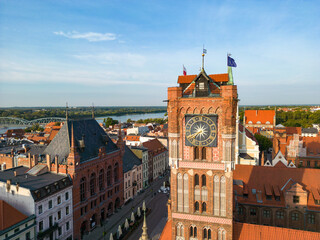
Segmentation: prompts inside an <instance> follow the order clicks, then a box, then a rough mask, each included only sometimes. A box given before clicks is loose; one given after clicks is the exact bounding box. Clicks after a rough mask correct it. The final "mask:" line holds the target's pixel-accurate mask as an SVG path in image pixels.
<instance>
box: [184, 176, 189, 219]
mask: <svg viewBox="0 0 320 240" xmlns="http://www.w3.org/2000/svg"><path fill="white" fill-rule="evenodd" d="M183 211H184V212H186V213H188V212H189V177H188V174H187V173H185V174H184V175H183Z"/></svg>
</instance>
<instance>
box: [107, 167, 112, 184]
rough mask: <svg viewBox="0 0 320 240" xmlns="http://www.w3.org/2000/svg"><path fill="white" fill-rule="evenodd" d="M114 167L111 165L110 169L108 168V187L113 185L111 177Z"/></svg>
mask: <svg viewBox="0 0 320 240" xmlns="http://www.w3.org/2000/svg"><path fill="white" fill-rule="evenodd" d="M111 175H112V168H111V166H108V170H107V185H108V187H110V186H111V179H112V176H111Z"/></svg>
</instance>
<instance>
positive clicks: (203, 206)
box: [202, 202, 207, 212]
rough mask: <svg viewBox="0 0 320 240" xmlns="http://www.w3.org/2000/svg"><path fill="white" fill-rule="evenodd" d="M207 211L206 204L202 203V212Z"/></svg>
mask: <svg viewBox="0 0 320 240" xmlns="http://www.w3.org/2000/svg"><path fill="white" fill-rule="evenodd" d="M206 211H207V204H206V203H205V202H203V203H202V212H206Z"/></svg>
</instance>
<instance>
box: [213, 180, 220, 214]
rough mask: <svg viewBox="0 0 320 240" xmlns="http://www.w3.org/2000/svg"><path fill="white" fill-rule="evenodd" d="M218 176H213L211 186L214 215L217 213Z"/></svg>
mask: <svg viewBox="0 0 320 240" xmlns="http://www.w3.org/2000/svg"><path fill="white" fill-rule="evenodd" d="M219 185H220V182H219V176H217V175H215V176H214V186H213V213H214V215H216V216H218V215H219V205H220V204H219V192H220V189H219Z"/></svg>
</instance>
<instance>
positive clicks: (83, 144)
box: [79, 135, 85, 151]
mask: <svg viewBox="0 0 320 240" xmlns="http://www.w3.org/2000/svg"><path fill="white" fill-rule="evenodd" d="M79 146H80V150H81V151H83V150H84V148H85V143H84V135H82V139H81V140H79Z"/></svg>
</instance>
